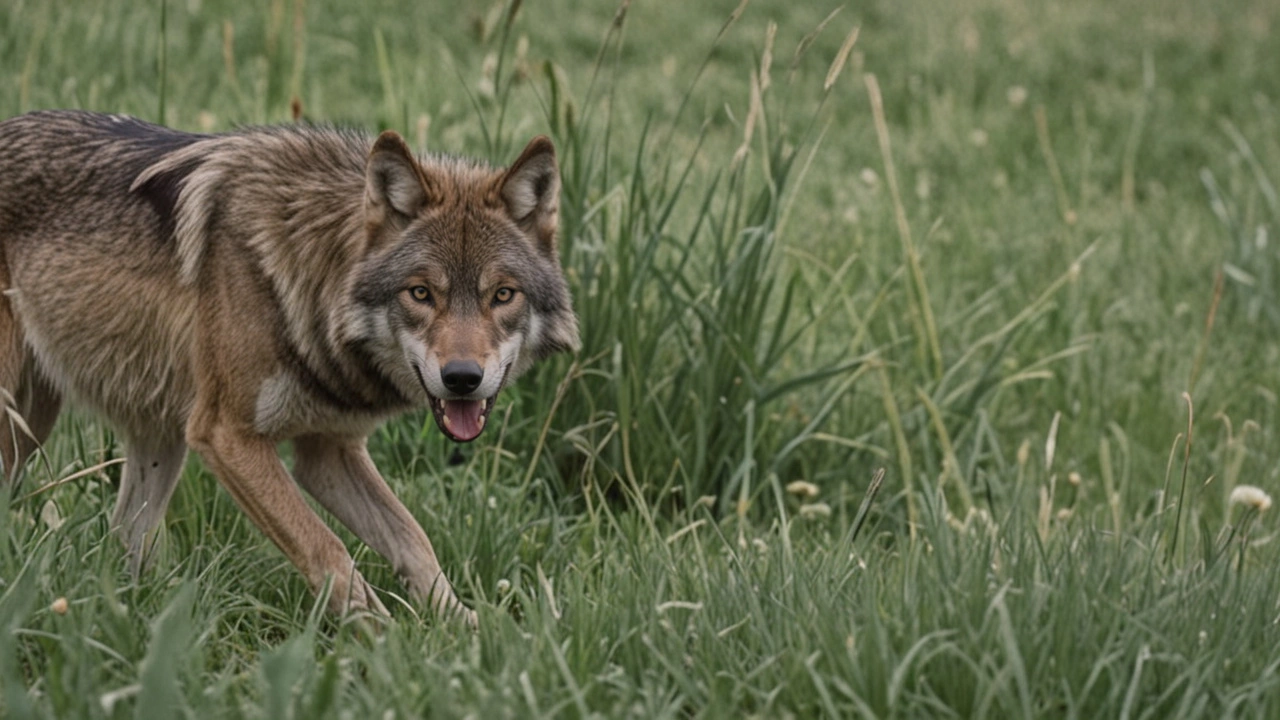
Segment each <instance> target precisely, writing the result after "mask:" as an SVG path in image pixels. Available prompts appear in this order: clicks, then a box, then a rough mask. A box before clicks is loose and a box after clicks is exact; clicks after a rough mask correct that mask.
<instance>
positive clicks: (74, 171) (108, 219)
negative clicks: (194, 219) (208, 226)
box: [0, 110, 204, 244]
mask: <svg viewBox="0 0 1280 720" xmlns="http://www.w3.org/2000/svg"><path fill="white" fill-rule="evenodd" d="M202 137H204V136H201V135H194V134H190V133H183V132H178V131H176V130H171V129H169V128H164V127H160V126H158V125H152V124H150V123H147V122H143V121H141V120H137V119H135V118H130V117H125V116H121V115H105V114H100V113H90V112H82V111H75V110H70V111H68V110H56V111H41V112H33V113H28V114H26V115H21V116H19V117H16V118H13V119H11V120H6V121H4V122H0V169H2V170H3V172H2V173H0V221H2V222H0V227H3V228H4V229H2V230H0V235H3V236H4V238H3V240H4V242H5V243H6V244H7V243H10V242H19V241H22V239H23V238H24V237H28V236H32V235H36V234H38V235H40V236H41V237H44V238H48V237H50V236H52V235H58V236H62V235H64V234H69V235H72V236H79V237H85V238H87V237H92V236H93V233H92V232H84V231H86V230H91V228H92V226H95V225H98V224H99V223H104V224H110V225H112V226H116V227H119V226H121V224H122V221H127V223H128V224H133V225H140V227H138V229H143V228H146V229H148V230H153V231H154V232H159V233H160V234H162V235H163V234H164V231H165V230H166V227H165V225H166V223H165V222H164V220H165V216H166V215H167V214H168V213H170V212H171V211H172V203H173V200H174V196H173V189H172V188H161V187H157V188H155V191H154V192H151V193H131V192H130V187H131V185H132V184H133V181H134V179H135V178H136V177H137V176H138V175H139V173H141V172H142V171H143V170H145V169H146V168H147V167H149V166H151V165H152V164H154V163H156V162H157V161H159V160H160V159H161V158H163V157H164V156H166V155H167V154H169V153H171V152H174V151H175V150H179V149H181V148H184V147H187V146H188V145H191V144H192V143H194V142H197V141H199V140H200V139H201V138H202ZM166 193H168V194H167V195H166ZM166 203H167V205H168V206H167V207H165V205H166ZM148 205H149V206H150V207H148ZM148 210H151V211H153V212H147V211H148ZM125 216H128V217H125ZM86 225H88V226H89V227H86ZM77 229H79V230H80V232H76V231H77ZM147 234H152V233H147ZM158 239H163V238H158Z"/></svg>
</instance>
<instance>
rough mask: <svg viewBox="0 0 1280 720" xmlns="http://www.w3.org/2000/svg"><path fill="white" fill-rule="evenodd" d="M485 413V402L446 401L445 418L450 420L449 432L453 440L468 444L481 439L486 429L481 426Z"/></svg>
mask: <svg viewBox="0 0 1280 720" xmlns="http://www.w3.org/2000/svg"><path fill="white" fill-rule="evenodd" d="M483 411H484V401H483V400H445V401H444V416H445V417H447V418H449V432H450V433H451V434H452V435H453V438H454V439H455V440H461V441H463V442H466V441H467V440H475V439H476V438H477V437H479V436H480V431H481V430H483V429H484V427H483V426H482V425H480V414H481V413H482V412H483Z"/></svg>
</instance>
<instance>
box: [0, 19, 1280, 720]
mask: <svg viewBox="0 0 1280 720" xmlns="http://www.w3.org/2000/svg"><path fill="white" fill-rule="evenodd" d="M579 4H580V3H569V2H566V1H565V0H548V1H547V2H542V3H530V4H528V5H527V6H525V7H522V8H520V11H519V13H518V14H517V15H516V16H515V18H514V20H510V21H509V19H508V9H507V8H506V6H504V5H503V4H501V3H499V4H497V5H495V6H493V7H492V8H483V7H480V6H476V7H475V8H473V9H469V10H467V11H464V12H459V11H458V10H456V9H455V6H453V5H450V4H448V3H440V2H419V3H412V4H408V5H406V4H404V3H392V2H383V1H381V0H376V1H373V2H367V3H360V4H352V3H341V2H337V1H336V0H312V2H310V3H306V2H303V1H302V0H295V2H293V3H289V2H285V1H284V0H277V1H275V2H271V3H261V4H258V5H259V6H258V7H253V6H251V5H247V4H243V3H231V2H224V1H222V0H203V1H200V0H195V1H192V2H185V3H175V2H170V3H167V4H165V12H163V13H162V12H161V11H160V4H159V3H147V4H138V3H125V2H103V3H85V4H84V6H83V7H81V8H78V9H77V10H76V11H75V12H72V11H70V10H69V9H68V8H66V7H54V4H50V3H36V2H28V1H26V0H17V1H16V2H9V3H7V4H5V5H4V6H3V7H0V75H2V76H3V83H0V87H4V88H5V90H4V92H3V93H0V116H4V117H8V116H11V115H15V114H17V113H20V112H22V111H25V110H29V109H35V108H41V107H86V108H93V109H101V110H111V111H117V112H127V113H132V114H135V115H138V116H140V117H143V118H147V119H153V120H163V121H164V122H166V123H169V124H171V125H175V126H178V127H183V128H189V129H205V130H219V129H225V128H228V127H231V126H234V125H237V124H245V123H265V122H278V121H287V120H288V119H289V118H290V101H291V100H292V99H293V98H295V97H296V98H298V99H300V101H301V104H302V108H303V111H304V113H305V114H306V116H307V117H309V118H311V119H314V120H319V121H326V122H328V121H334V122H344V123H349V124H354V125H358V126H361V127H365V128H367V129H369V130H376V129H379V128H382V127H394V128H397V129H399V130H401V131H402V132H403V133H404V134H405V135H406V136H407V137H409V138H410V140H411V142H412V143H413V144H414V145H415V146H416V147H418V148H422V149H433V150H447V151H451V152H459V153H466V154H473V155H480V156H484V157H489V158H492V159H494V160H495V161H497V162H505V161H507V160H509V159H510V158H511V156H512V155H513V153H514V152H516V151H518V149H519V147H520V146H521V145H522V143H523V142H524V141H525V140H527V138H528V136H530V135H532V134H535V133H538V132H550V133H552V134H553V136H554V137H555V139H556V141H557V144H558V147H559V149H560V152H561V161H562V164H563V170H564V200H563V203H562V212H563V215H564V218H563V222H564V228H563V230H564V231H563V234H562V244H563V255H564V261H565V264H566V267H567V268H568V271H569V274H570V277H571V279H572V284H573V289H574V294H575V297H576V300H577V304H578V308H579V312H580V315H581V317H582V321H583V335H584V344H585V347H584V350H583V352H582V353H581V354H580V355H579V356H578V357H576V358H562V359H560V360H558V361H557V362H554V363H549V364H548V365H547V366H546V367H544V368H541V369H540V370H539V371H538V372H537V373H535V374H533V375H531V376H529V377H527V378H525V379H523V380H522V381H521V385H520V387H518V388H516V389H514V390H510V391H508V392H507V394H506V396H505V397H504V399H503V401H502V403H501V405H500V408H499V410H498V413H499V414H500V415H501V416H502V417H503V422H502V423H501V425H500V426H499V427H495V428H493V429H492V430H491V431H490V433H488V434H487V435H486V437H485V438H484V439H483V440H482V441H480V442H479V443H478V444H477V445H475V446H471V447H468V448H467V449H466V450H465V462H464V463H463V464H461V465H459V466H451V465H449V464H448V462H447V458H448V457H449V454H450V452H451V450H452V448H450V447H447V446H446V444H445V443H444V442H443V441H442V440H441V439H440V437H439V434H438V433H437V432H435V431H434V430H433V429H432V427H431V422H430V420H429V419H428V418H426V417H424V416H421V415H417V416H411V417H408V418H405V419H403V420H401V421H398V422H395V423H393V424H391V425H389V426H388V427H387V428H385V429H384V430H383V431H381V432H379V433H378V434H377V435H376V436H375V437H374V438H373V439H372V441H371V446H372V449H373V452H374V454H375V458H376V459H377V460H378V462H379V466H380V467H381V468H382V469H383V471H384V474H385V475H386V476H387V477H388V478H389V479H390V481H391V482H392V484H393V486H394V487H395V488H396V489H397V491H398V492H399V493H400V494H401V496H402V497H403V498H404V499H405V501H406V503H407V504H408V506H409V507H410V508H411V509H412V510H413V511H414V512H415V514H416V515H417V516H418V517H419V519H420V520H421V521H422V523H423V525H424V527H425V528H426V529H427V532H428V534H430V535H431V537H432V538H433V539H434V541H435V543H436V547H437V550H438V551H439V552H440V554H441V557H442V560H443V562H444V563H445V566H446V570H447V571H449V572H450V576H451V577H453V578H454V579H455V580H456V581H457V582H458V584H459V585H460V586H461V591H462V592H463V594H464V596H465V597H466V598H467V600H468V602H471V603H472V604H474V606H475V607H477V609H478V611H479V613H480V618H481V625H480V630H479V632H478V633H477V634H474V635H472V634H469V633H467V632H465V631H460V630H459V629H457V628H454V627H449V626H440V625H438V624H436V623H433V622H431V621H429V620H424V621H420V620H419V619H418V618H417V616H416V615H415V613H414V611H413V609H412V608H410V607H408V606H407V605H404V604H403V603H399V602H398V601H397V597H398V595H399V594H400V593H401V592H402V588H401V587H400V586H399V585H398V583H397V581H396V580H395V578H394V577H393V575H392V573H391V572H390V570H389V568H388V567H387V566H386V565H385V564H384V563H382V561H381V560H380V559H379V558H376V557H374V556H372V554H371V553H368V552H367V551H363V550H362V549H361V547H360V546H359V544H358V543H355V542H354V541H353V542H352V543H351V547H352V548H353V551H354V552H356V553H357V557H358V558H359V559H360V561H361V563H362V566H363V567H366V568H367V569H368V572H367V573H366V575H367V577H369V579H370V580H371V581H372V582H373V583H375V584H376V585H378V586H379V587H380V588H383V589H384V590H385V592H386V595H385V597H386V598H387V601H388V604H389V605H394V606H396V610H395V612H396V618H397V619H396V622H395V624H394V625H391V626H390V627H389V628H387V630H386V632H385V633H383V634H382V635H381V636H380V637H378V638H376V639H373V640H368V639H364V638H362V637H360V636H359V635H357V634H355V633H354V632H352V631H351V629H350V628H348V627H345V626H340V625H338V624H336V623H334V622H333V621H332V620H331V619H328V618H325V617H323V616H322V615H320V614H319V613H318V612H317V610H316V608H317V604H316V601H315V600H314V598H312V597H311V596H310V595H309V594H308V593H307V591H306V588H305V586H304V584H303V582H302V581H301V579H300V578H299V577H297V575H296V574H295V573H294V572H293V571H292V570H291V569H290V568H289V567H288V565H287V563H286V562H285V561H284V560H283V559H282V558H281V556H280V555H279V553H278V552H277V551H276V550H275V549H274V548H273V547H272V546H270V544H269V543H268V542H266V541H265V540H264V539H263V538H262V536H261V535H260V534H259V533H258V532H257V531H256V530H255V529H254V528H253V526H252V525H251V524H250V523H249V522H248V520H247V519H246V518H245V517H244V516H242V515H241V514H240V513H239V512H238V511H237V510H236V508H235V507H234V505H233V503H232V502H231V501H230V499H229V498H228V497H227V496H226V494H225V493H224V492H223V491H222V490H221V489H220V488H219V487H218V486H217V483H216V481H215V480H214V479H213V478H212V476H210V475H209V474H208V473H207V472H206V471H205V470H204V469H203V467H202V466H201V465H200V464H199V463H198V462H196V461H192V462H191V463H190V464H189V466H188V467H187V470H186V476H185V479H184V482H183V483H182V485H181V487H180V489H179V491H178V495H177V497H176V498H175V501H174V504H173V506H172V508H171V511H170V514H169V522H168V526H167V530H166V533H165V536H164V546H163V553H162V557H161V558H160V561H159V562H158V564H157V567H156V568H155V570H154V571H153V572H152V573H151V574H149V575H147V576H145V577H143V578H142V579H140V580H137V581H135V580H133V579H132V578H130V577H129V576H128V575H127V573H126V572H125V571H124V563H123V561H122V552H121V548H120V547H119V545H118V543H116V542H115V541H114V540H112V539H111V537H110V533H109V528H108V517H109V512H110V507H111V503H112V501H113V498H114V492H113V489H112V485H113V479H114V478H115V477H116V476H117V474H118V470H119V466H118V465H115V464H111V465H107V466H105V467H101V466H102V464H103V463H109V462H110V461H111V460H113V459H115V458H117V457H118V455H119V453H120V449H119V447H118V446H117V445H116V444H115V441H114V438H113V436H112V435H111V433H110V430H109V429H108V428H106V427H104V426H103V425H101V424H100V423H97V422H95V421H94V420H93V419H91V418H86V417H80V416H74V415H68V416H66V417H64V419H63V420H62V421H61V424H60V426H59V428H58V430H57V431H56V432H55V435H54V437H53V438H52V439H51V442H50V444H49V447H48V448H47V454H46V457H45V458H43V459H41V460H39V461H36V462H35V463H33V465H32V466H31V468H30V470H29V473H28V477H27V480H26V483H25V484H24V485H23V486H22V487H21V488H20V489H19V490H18V492H16V493H15V494H14V495H13V496H12V497H11V498H10V499H9V500H8V502H9V504H10V505H11V507H10V509H9V511H8V512H3V513H0V534H3V542H0V631H2V632H0V685H2V686H3V692H2V693H0V698H2V699H0V714H3V715H4V716H6V717H14V718H19V717H28V716H34V717H42V716H44V717H119V716H129V715H134V716H138V717H173V716H175V715H183V716H190V717H218V716H241V715H249V716H261V717H271V718H285V717H299V718H302V717H306V718H311V717H353V716H375V717H416V716H422V715H432V716H442V717H455V716H456V717H464V716H472V717H521V718H523V717H530V716H542V715H555V716H559V715H569V716H587V715H599V716H605V717H622V716H636V717H687V716H698V717H703V716H706V717H721V716H723V717H742V716H744V715H745V716H751V715H755V716H761V717H784V716H796V717H807V716H816V715H830V716H865V717H900V716H928V717H945V716H961V717H1126V718H1128V717H1213V718H1218V717H1228V716H1245V717H1272V716H1275V715H1276V714H1277V713H1278V712H1280V674H1278V669H1280V651H1278V650H1277V648H1278V647H1280V629H1278V625H1277V624H1278V623H1280V544H1278V543H1276V542H1275V540H1276V529H1275V528H1276V525H1275V520H1274V515H1273V514H1271V513H1268V512H1266V511H1259V510H1258V509H1256V508H1251V506H1249V505H1247V504H1234V505H1233V504H1231V503H1229V502H1228V498H1229V497H1230V494H1231V492H1232V490H1233V489H1234V488H1235V487H1236V486H1238V485H1241V484H1250V485H1257V486H1260V487H1262V488H1264V489H1266V490H1269V491H1275V490H1277V489H1280V442H1278V438H1277V432H1276V430H1277V428H1276V425H1277V423H1278V422H1280V418H1278V416H1277V401H1278V397H1280V395H1278V394H1280V344H1278V343H1277V342H1276V337H1277V331H1278V330H1280V302H1278V301H1277V300H1278V299H1277V297H1276V294H1277V290H1276V280H1277V277H1280V255H1277V251H1276V250H1275V248H1274V247H1273V246H1272V243H1274V242H1275V241H1276V238H1275V235H1276V233H1277V230H1280V200H1277V193H1276V188H1275V186H1276V184H1277V183H1278V182H1280V107H1278V103H1280V74H1277V73H1276V72H1275V68H1277V67H1280V44H1277V43H1275V42H1274V34H1275V32H1276V31H1278V30H1280V7H1277V6H1276V5H1275V4H1274V3H1271V2H1266V1H1265V0H1246V1H1245V2H1242V3H1236V4H1234V5H1232V6H1231V7H1230V8H1227V7H1225V6H1222V7H1220V6H1219V4H1215V3H1209V2H1200V1H1198V0H1170V1H1169V2H1165V3H1161V4H1160V7H1159V9H1158V10H1155V9H1152V7H1151V4H1150V3H1142V2H1138V1H1137V0H1123V1H1121V2H1104V1H1102V0H1094V1H1089V2H1073V3H1045V2H1039V1H1038V0H1030V1H1022V0H962V1H961V2H955V3H936V2H928V1H926V0H907V1H906V2H887V1H881V2H871V3H863V4H861V5H859V6H857V7H846V8H844V9H842V10H841V11H840V12H839V13H838V14H836V15H835V16H834V17H833V18H828V14H829V13H830V12H831V11H832V10H834V9H836V6H835V5H831V6H829V7H828V6H825V5H823V4H821V3H792V2H783V1H782V0H759V1H757V2H753V3H751V4H749V5H747V6H746V8H745V10H744V11H742V12H741V13H740V14H739V13H738V11H736V10H735V3H733V2H721V1H717V2H704V3H683V4H675V3H664V4H657V3H643V2H642V3H637V4H636V5H635V6H633V7H629V8H627V9H626V12H625V14H624V13H622V12H619V11H618V8H616V7H610V6H608V5H607V4H605V3H591V4H589V8H580V7H576V5H579ZM731 19H736V20H734V21H733V22H729V21H730V20H731ZM824 23H825V24H824ZM820 26H821V29H820V30H818V31H816V32H815V30H816V29H818V28H819V27H820ZM855 28H856V29H858V34H857V36H856V41H855V42H854V44H853V45H852V47H851V49H846V48H845V46H846V43H847V41H848V40H849V39H850V37H851V31H853V30H854V29H855ZM798 48H800V49H798ZM843 52H847V54H843ZM877 97H878V98H882V102H877V101H875V100H874V99H875V98H877ZM877 120H879V123H878V122H877ZM878 126H879V127H878ZM1193 411H1194V412H1193ZM95 468H96V469H95ZM880 468H884V469H885V470H886V474H885V481H884V485H883V487H882V488H881V489H880V491H879V493H878V494H874V497H873V498H872V502H871V503H870V505H869V506H868V507H869V512H868V513H867V515H866V518H865V520H866V522H865V524H864V525H862V526H861V528H858V527H857V525H856V523H855V517H856V516H857V515H858V511H859V508H860V505H861V504H862V502H863V501H864V499H866V498H868V497H870V496H871V495H872V493H870V492H869V485H870V483H871V480H872V477H873V475H874V474H875V472H876V471H877V470H878V469H880ZM86 469H91V471H90V472H87V473H84V474H81V475H77V473H80V472H81V471H83V470H86ZM60 480H65V482H59V481H60ZM797 481H803V482H804V483H809V484H810V485H809V486H799V487H797V486H796V485H794V484H793V483H796V482H797ZM348 539H349V540H350V538H349V537H348ZM58 598H65V599H66V603H67V604H66V606H65V613H62V612H57V611H56V610H55V607H57V609H58V610H61V609H64V608H63V607H62V606H61V604H60V603H57V604H56V605H55V601H56V600H57V599H58Z"/></svg>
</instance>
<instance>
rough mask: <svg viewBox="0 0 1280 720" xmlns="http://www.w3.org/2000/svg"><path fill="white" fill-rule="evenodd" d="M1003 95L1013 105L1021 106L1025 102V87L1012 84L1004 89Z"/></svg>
mask: <svg viewBox="0 0 1280 720" xmlns="http://www.w3.org/2000/svg"><path fill="white" fill-rule="evenodd" d="M1005 97H1006V98H1008V100H1009V104H1010V105H1012V106H1013V107H1016V108H1019V107H1022V106H1023V105H1024V104H1026V102H1027V89H1026V88H1024V87H1022V86H1021V85H1014V86H1013V87H1010V88H1009V89H1008V90H1007V91H1005Z"/></svg>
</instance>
